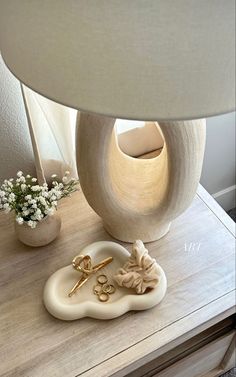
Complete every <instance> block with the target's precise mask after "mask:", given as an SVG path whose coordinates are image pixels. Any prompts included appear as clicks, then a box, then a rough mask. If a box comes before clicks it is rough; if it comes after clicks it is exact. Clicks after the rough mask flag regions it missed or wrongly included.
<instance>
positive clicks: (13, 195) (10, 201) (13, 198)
mask: <svg viewBox="0 0 236 377" xmlns="http://www.w3.org/2000/svg"><path fill="white" fill-rule="evenodd" d="M15 198H16V197H15V194H14V193H13V192H11V193H10V194H9V196H8V202H9V203H12V202H14V200H15Z"/></svg>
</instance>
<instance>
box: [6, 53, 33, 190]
mask: <svg viewBox="0 0 236 377" xmlns="http://www.w3.org/2000/svg"><path fill="white" fill-rule="evenodd" d="M17 170H24V171H25V172H27V173H28V172H29V173H33V172H34V158H33V152H32V148H31V142H30V136H29V131H28V126H27V121H26V115H25V110H24V105H23V100H22V96H21V91H20V85H19V82H18V80H16V79H15V78H14V77H13V75H12V74H11V73H10V72H9V70H8V69H7V68H6V66H5V64H4V63H3V61H2V58H1V56H0V183H1V182H2V181H3V180H4V179H5V178H10V177H11V176H13V175H15V173H16V172H17Z"/></svg>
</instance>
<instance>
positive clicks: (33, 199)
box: [0, 171, 78, 228]
mask: <svg viewBox="0 0 236 377" xmlns="http://www.w3.org/2000/svg"><path fill="white" fill-rule="evenodd" d="M69 174H70V172H69V171H66V172H65V175H64V177H63V178H62V180H61V181H60V180H59V179H58V177H57V175H56V174H53V175H52V179H53V182H52V187H51V188H49V187H48V184H47V183H44V184H43V185H39V184H38V182H37V178H34V177H32V176H31V175H29V174H27V175H26V176H24V174H23V172H22V171H18V172H17V178H16V179H13V178H10V179H8V180H7V179H5V180H4V182H3V184H2V185H1V186H0V210H3V211H4V212H5V213H9V212H10V211H15V214H16V221H17V223H18V224H20V225H21V224H23V223H24V222H26V223H27V225H28V226H29V227H31V228H35V227H36V226H37V223H38V222H39V221H41V220H43V218H44V217H46V216H51V215H53V213H54V211H55V210H56V209H57V205H58V201H59V200H60V199H62V198H65V197H67V196H69V195H70V194H71V193H72V192H74V191H76V190H77V186H78V181H77V180H76V179H74V178H72V179H69V178H68V176H69Z"/></svg>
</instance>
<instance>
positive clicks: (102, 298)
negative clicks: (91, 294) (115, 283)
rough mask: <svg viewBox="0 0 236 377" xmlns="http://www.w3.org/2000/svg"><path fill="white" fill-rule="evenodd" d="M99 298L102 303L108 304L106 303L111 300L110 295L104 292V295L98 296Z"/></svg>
mask: <svg viewBox="0 0 236 377" xmlns="http://www.w3.org/2000/svg"><path fill="white" fill-rule="evenodd" d="M98 298H99V300H100V301H102V302H106V301H108V300H109V294H108V293H106V292H102V293H100V294H99V295H98Z"/></svg>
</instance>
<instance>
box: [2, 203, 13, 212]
mask: <svg viewBox="0 0 236 377" xmlns="http://www.w3.org/2000/svg"><path fill="white" fill-rule="evenodd" d="M3 209H4V210H5V212H6V213H9V212H10V211H11V208H10V206H9V204H8V203H5V204H3Z"/></svg>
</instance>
